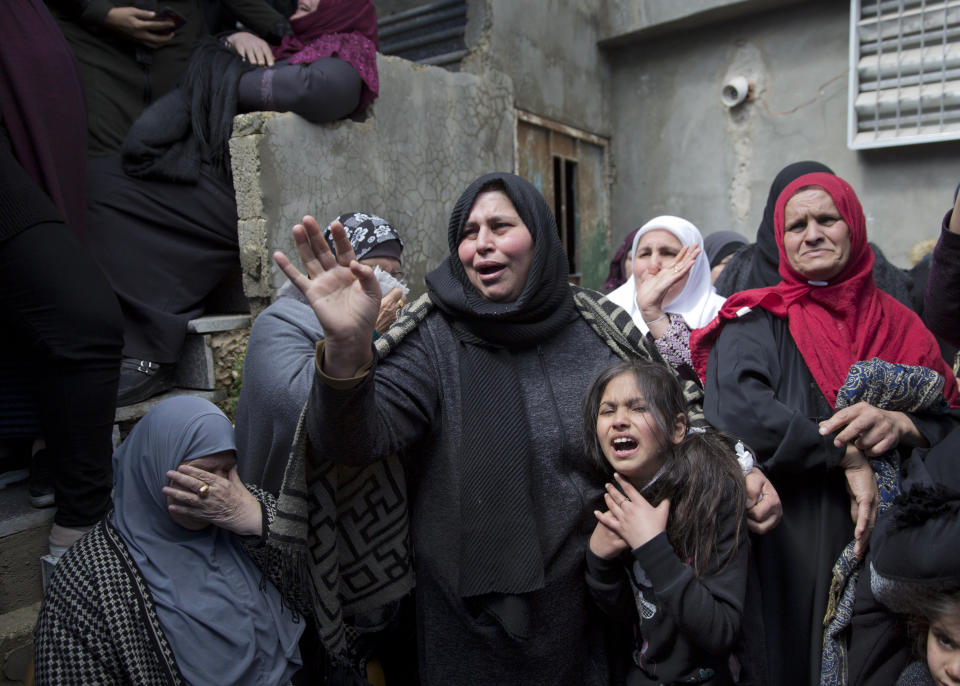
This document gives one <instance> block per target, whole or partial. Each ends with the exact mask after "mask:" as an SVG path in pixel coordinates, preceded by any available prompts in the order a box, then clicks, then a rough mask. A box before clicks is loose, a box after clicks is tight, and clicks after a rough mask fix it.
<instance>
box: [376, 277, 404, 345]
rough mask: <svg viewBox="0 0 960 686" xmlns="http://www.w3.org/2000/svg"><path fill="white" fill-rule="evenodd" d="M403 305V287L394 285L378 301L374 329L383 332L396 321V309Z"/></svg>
mask: <svg viewBox="0 0 960 686" xmlns="http://www.w3.org/2000/svg"><path fill="white" fill-rule="evenodd" d="M401 307H403V289H402V288H400V287H399V286H394V287H393V288H391V289H390V291H389V292H388V293H387V294H386V295H385V296H383V300H381V301H380V314H378V315H377V323H376V327H375V328H376V329H377V331H379V332H380V333H383V332H384V331H386V330H387V329H389V328H390V327H391V326H393V323H394V322H395V321H397V310H398V309H399V308H401Z"/></svg>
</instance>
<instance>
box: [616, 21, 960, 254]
mask: <svg viewBox="0 0 960 686" xmlns="http://www.w3.org/2000/svg"><path fill="white" fill-rule="evenodd" d="M848 39H849V5H848V4H844V3H835V2H807V3H805V4H804V5H796V6H792V7H790V8H787V9H781V10H777V11H774V12H767V13H763V14H760V15H756V16H751V17H748V18H745V19H740V20H736V21H729V22H724V23H718V24H713V25H711V26H708V27H703V28H699V29H696V30H693V31H684V32H680V33H675V34H671V35H669V36H666V37H661V38H657V39H654V40H647V41H644V42H643V43H637V44H633V45H631V46H630V47H625V48H618V49H612V50H610V51H609V54H610V56H611V63H612V81H613V84H614V88H613V89H612V94H613V97H612V104H611V118H612V128H613V137H612V149H613V151H614V155H615V160H616V164H617V177H616V184H615V185H614V187H613V192H612V212H611V217H612V233H613V237H614V245H616V244H617V243H618V242H619V240H621V239H622V237H623V236H624V235H625V234H626V233H627V232H628V231H629V230H630V229H632V228H633V227H635V226H639V225H640V224H642V223H644V222H645V221H647V220H648V219H650V218H651V217H654V216H656V215H658V214H665V213H666V214H678V215H682V216H685V217H687V218H688V219H690V220H691V221H692V222H694V223H695V224H696V225H697V226H698V227H700V229H701V230H702V231H703V233H704V234H707V233H711V232H713V231H718V230H724V229H732V230H735V231H739V232H740V233H742V234H743V235H745V236H747V237H748V238H750V239H751V240H752V239H753V238H754V237H755V235H756V229H757V226H758V225H759V223H760V216H761V214H762V212H763V207H764V204H765V202H766V198H767V192H768V190H769V187H770V182H771V181H772V180H773V177H774V176H775V175H776V173H777V172H778V171H779V170H780V169H781V168H782V167H783V166H785V165H786V164H789V163H790V162H794V161H798V160H804V159H814V160H819V161H822V162H824V163H825V164H828V165H829V166H831V167H832V168H833V169H834V170H835V171H836V172H837V173H838V174H840V175H841V176H843V177H844V178H846V179H847V180H848V181H850V183H851V184H852V185H853V187H854V189H855V190H856V191H857V193H858V195H859V196H860V199H861V202H862V203H863V206H864V210H865V212H866V214H867V230H868V233H869V235H870V239H871V240H872V241H874V242H875V243H877V244H879V245H880V246H881V247H882V248H883V250H884V252H885V253H886V255H887V257H888V258H889V259H891V260H892V261H893V262H895V263H896V264H898V265H900V266H903V267H906V266H909V260H908V252H909V249H910V247H911V246H912V245H913V244H914V243H916V242H918V241H920V240H922V239H925V238H930V237H934V236H936V235H937V234H938V232H939V228H940V221H941V219H942V217H943V214H944V212H946V211H947V210H948V209H949V208H950V206H951V201H952V197H953V189H954V186H955V185H956V183H957V181H958V178H957V173H956V162H955V160H956V159H957V154H958V152H960V143H957V142H953V143H932V144H926V145H914V146H908V147H897V148H888V149H885V150H871V151H861V152H856V151H852V150H849V149H848V148H847V145H846V126H847V111H846V108H847V68H848V67H847V62H848V49H849V40H848ZM735 73H742V74H743V75H744V76H746V77H747V78H748V80H749V81H751V82H753V84H754V89H755V95H756V100H754V101H753V102H748V103H746V104H744V105H742V106H740V107H739V108H736V109H735V110H732V111H731V110H727V108H726V107H724V106H723V105H722V104H721V102H720V97H719V96H720V90H721V87H722V84H723V82H724V80H725V78H727V77H729V76H732V75H734V74H735Z"/></svg>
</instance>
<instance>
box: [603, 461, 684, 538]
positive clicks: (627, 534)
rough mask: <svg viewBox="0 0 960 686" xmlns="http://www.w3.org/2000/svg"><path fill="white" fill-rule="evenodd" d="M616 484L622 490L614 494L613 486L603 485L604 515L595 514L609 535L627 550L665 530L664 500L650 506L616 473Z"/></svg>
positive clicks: (666, 503) (666, 510) (667, 506)
mask: <svg viewBox="0 0 960 686" xmlns="http://www.w3.org/2000/svg"><path fill="white" fill-rule="evenodd" d="M614 476H615V478H616V480H617V484H618V485H619V486H620V488H622V489H623V493H621V492H620V491H618V490H617V489H616V487H615V486H614V485H613V484H607V486H606V488H607V493H606V495H604V496H603V499H604V500H605V501H606V503H607V508H608V510H607V511H606V512H595V513H594V514H595V515H596V517H597V520H598V521H599V522H600V523H601V524H603V525H604V526H605V527H607V528H608V529H610V531H611V532H613V533H614V534H616V535H617V536H619V537H620V538H622V539H623V540H624V541H626V543H627V545H628V546H630V550H634V549H636V548H639V547H640V546H642V545H643V544H644V543H647V542H648V541H650V540H651V539H652V538H654V537H655V536H657V535H658V534H659V533H660V532H661V531H666V530H667V516H668V515H669V514H670V501H669V500H667V499H664V500H663V502H661V503H660V504H659V505H657V506H656V507H654V506H653V505H651V504H650V503H649V502H647V499H646V498H644V497H643V496H642V495H640V491H638V490H637V489H635V488H634V487H633V486H632V485H631V484H630V482H629V481H627V480H626V479H624V478H623V477H622V476H620V475H619V474H615V475H614Z"/></svg>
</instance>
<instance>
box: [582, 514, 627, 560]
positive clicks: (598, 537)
mask: <svg viewBox="0 0 960 686" xmlns="http://www.w3.org/2000/svg"><path fill="white" fill-rule="evenodd" d="M593 513H594V514H595V515H596V516H597V519H599V518H600V511H599V510H594V511H593ZM629 549H630V546H629V545H628V544H627V542H626V541H625V540H623V539H622V538H620V537H619V536H617V535H616V534H615V533H613V532H612V531H610V529H608V528H607V527H606V526H604V525H603V523H602V522H597V526H596V527H594V529H593V533H592V534H590V552H592V553H593V554H594V555H596V556H597V557H602V558H604V559H607V560H612V559H613V558H615V557H617V556H618V555H620V553H622V552H624V551H625V550H629Z"/></svg>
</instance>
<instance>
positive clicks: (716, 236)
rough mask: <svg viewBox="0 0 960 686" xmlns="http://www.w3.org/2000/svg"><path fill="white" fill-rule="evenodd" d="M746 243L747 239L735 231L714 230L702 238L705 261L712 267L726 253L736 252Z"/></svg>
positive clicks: (718, 262) (719, 261)
mask: <svg viewBox="0 0 960 686" xmlns="http://www.w3.org/2000/svg"><path fill="white" fill-rule="evenodd" d="M746 244H747V239H746V238H744V237H743V236H741V235H740V234H739V233H737V232H736V231H715V232H714V233H711V234H710V235H709V236H706V237H704V239H703V251H704V252H705V253H707V262H709V263H710V269H713V268H714V267H716V266H717V265H718V264H720V263H721V262H722V261H723V258H725V257H726V256H727V255H732V254H733V253H735V252H737V250H739V249H740V248H741V247H742V246H744V245H746Z"/></svg>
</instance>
